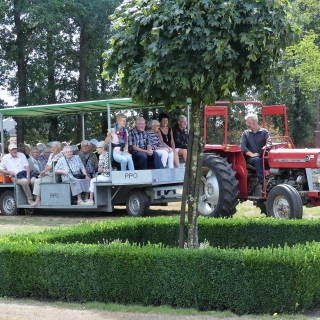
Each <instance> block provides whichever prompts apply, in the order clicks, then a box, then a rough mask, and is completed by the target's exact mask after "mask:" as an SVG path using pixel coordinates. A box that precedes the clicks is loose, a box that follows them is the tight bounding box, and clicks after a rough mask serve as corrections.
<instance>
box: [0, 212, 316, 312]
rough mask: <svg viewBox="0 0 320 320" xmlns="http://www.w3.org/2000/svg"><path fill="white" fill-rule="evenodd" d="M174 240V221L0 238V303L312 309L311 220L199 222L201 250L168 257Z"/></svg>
mask: <svg viewBox="0 0 320 320" xmlns="http://www.w3.org/2000/svg"><path fill="white" fill-rule="evenodd" d="M178 233H179V219H178V218H164V217H157V218H141V219H137V218H135V219H133V218H125V219H120V220H116V221H110V220H106V221H104V222H100V223H94V224H89V223H83V224H81V225H79V226H74V227H69V228H61V229H59V230H47V231H45V232H41V233H37V234H29V235H11V236H6V237H2V238H0V295H2V296H14V297H33V298H53V299H59V300H67V301H100V302H117V303H125V304H143V305H160V304H161V305H164V304H166V305H171V306H174V307H185V308H186V307H193V308H197V309H199V310H211V309H216V310H223V309H230V310H233V311H234V312H237V313H239V314H244V313H274V312H278V313H280V312H286V313H291V312H296V311H303V310H306V309H308V308H310V307H313V306H315V305H318V304H319V302H320V301H319V300H320V290H319V289H320V259H319V258H320V244H319V243H318V242H317V241H318V238H319V237H320V222H318V221H304V220H299V221H281V220H274V219H228V220H227V219H205V218H202V219H199V239H200V241H204V240H205V239H206V240H207V241H208V242H209V243H210V245H211V246H210V247H206V248H204V249H201V250H194V249H178V248H177V245H178V238H179V234H178ZM116 239H121V241H119V240H116ZM110 242H111V243H110Z"/></svg>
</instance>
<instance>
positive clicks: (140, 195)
mask: <svg viewBox="0 0 320 320" xmlns="http://www.w3.org/2000/svg"><path fill="white" fill-rule="evenodd" d="M149 206H150V201H149V198H148V196H147V194H146V193H145V192H144V191H143V190H141V189H132V190H131V191H130V192H129V193H128V195H127V200H126V207H127V212H128V214H129V215H130V216H132V217H141V216H144V215H145V214H146V213H147V211H148V210H149Z"/></svg>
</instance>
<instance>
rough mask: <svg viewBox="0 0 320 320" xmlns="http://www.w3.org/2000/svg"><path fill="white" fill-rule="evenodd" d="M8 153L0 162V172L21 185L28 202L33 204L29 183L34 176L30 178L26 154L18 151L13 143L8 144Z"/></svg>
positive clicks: (32, 182)
mask: <svg viewBox="0 0 320 320" xmlns="http://www.w3.org/2000/svg"><path fill="white" fill-rule="evenodd" d="M8 149H9V154H6V155H5V156H4V157H3V158H2V161H1V163H0V173H5V174H8V175H10V177H11V180H12V182H17V184H19V185H21V187H22V189H23V191H24V192H25V194H26V196H27V199H28V203H29V204H30V205H33V202H34V201H33V197H32V193H31V190H30V187H29V185H30V184H32V185H33V184H34V182H35V180H36V178H34V177H33V178H30V167H29V162H28V160H27V158H26V156H25V155H24V154H23V153H22V152H18V150H17V145H16V144H15V143H10V144H9V147H8Z"/></svg>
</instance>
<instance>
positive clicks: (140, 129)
mask: <svg viewBox="0 0 320 320" xmlns="http://www.w3.org/2000/svg"><path fill="white" fill-rule="evenodd" d="M145 128H146V121H145V120H144V118H141V117H139V118H137V121H136V126H135V128H133V129H132V130H131V131H130V132H129V151H130V153H131V154H132V159H133V163H134V168H135V169H136V170H145V169H147V168H148V160H149V159H151V160H152V161H153V163H154V167H155V169H163V165H162V162H161V160H160V157H159V155H158V154H157V153H156V152H153V150H152V147H151V145H150V142H149V135H148V132H147V131H145Z"/></svg>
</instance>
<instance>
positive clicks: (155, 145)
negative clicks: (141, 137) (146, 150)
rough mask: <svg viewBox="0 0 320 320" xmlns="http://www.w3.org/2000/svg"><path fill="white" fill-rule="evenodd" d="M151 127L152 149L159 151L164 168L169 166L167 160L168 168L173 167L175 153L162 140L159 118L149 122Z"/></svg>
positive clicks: (150, 139)
mask: <svg viewBox="0 0 320 320" xmlns="http://www.w3.org/2000/svg"><path fill="white" fill-rule="evenodd" d="M149 127H150V129H149V131H148V133H149V143H150V145H151V147H152V150H154V151H155V152H156V153H158V155H159V157H160V159H161V162H162V164H163V167H164V168H165V167H166V166H167V162H168V168H173V167H174V166H173V157H174V153H173V150H172V148H170V147H165V146H164V145H163V144H162V143H161V141H160V137H159V134H158V131H159V127H160V123H159V122H158V121H157V120H151V121H150V122H149Z"/></svg>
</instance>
